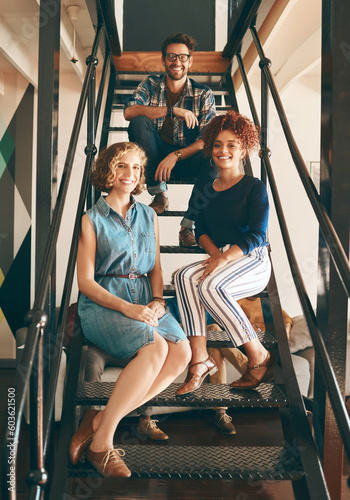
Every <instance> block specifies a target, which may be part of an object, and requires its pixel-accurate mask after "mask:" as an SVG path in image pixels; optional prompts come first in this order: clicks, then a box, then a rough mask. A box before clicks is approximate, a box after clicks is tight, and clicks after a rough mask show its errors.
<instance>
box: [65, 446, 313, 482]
mask: <svg viewBox="0 0 350 500" xmlns="http://www.w3.org/2000/svg"><path fill="white" fill-rule="evenodd" d="M123 449H124V451H125V457H124V458H123V460H124V461H125V463H126V464H127V465H128V467H129V468H130V470H131V471H132V475H133V477H135V478H136V477H140V478H166V479H169V478H183V479H198V478H199V479H205V478H207V479H245V480H247V479H251V480H257V479H264V480H292V479H293V480H295V479H301V478H302V477H303V471H302V468H301V466H300V463H299V461H298V460H297V459H296V458H295V457H294V456H293V455H291V453H290V452H289V451H288V450H287V449H285V448H283V447H280V446H264V447H229V446H221V447H217V446H162V445H161V444H160V445H159V444H157V445H153V446H139V445H126V446H123ZM69 475H70V476H75V477H76V476H80V477H87V476H90V477H92V476H99V474H98V472H97V471H96V470H95V469H94V468H93V467H92V466H91V465H90V464H89V463H88V462H86V463H83V462H79V464H77V465H76V466H75V467H72V468H71V469H70V471H69Z"/></svg>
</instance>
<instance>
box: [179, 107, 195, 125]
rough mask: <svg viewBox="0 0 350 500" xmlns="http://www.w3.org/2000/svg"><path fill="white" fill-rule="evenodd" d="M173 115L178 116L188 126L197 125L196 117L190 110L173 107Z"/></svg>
mask: <svg viewBox="0 0 350 500" xmlns="http://www.w3.org/2000/svg"><path fill="white" fill-rule="evenodd" d="M173 115H175V116H176V117H177V118H180V120H185V122H186V125H187V127H188V128H194V127H195V126H196V125H198V119H197V117H196V115H194V114H193V113H192V111H189V110H188V109H183V108H176V107H174V108H173Z"/></svg>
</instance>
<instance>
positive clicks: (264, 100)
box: [259, 58, 271, 184]
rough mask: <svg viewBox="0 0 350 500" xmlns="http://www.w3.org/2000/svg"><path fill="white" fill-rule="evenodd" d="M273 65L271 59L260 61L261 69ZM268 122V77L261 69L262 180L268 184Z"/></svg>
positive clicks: (269, 153)
mask: <svg viewBox="0 0 350 500" xmlns="http://www.w3.org/2000/svg"><path fill="white" fill-rule="evenodd" d="M265 65H267V66H271V61H270V59H267V58H265V59H261V60H260V62H259V66H260V69H261V70H262V69H263V67H264V66H265ZM268 123H269V88H268V85H267V81H266V77H265V74H264V72H263V71H261V180H262V181H263V182H264V183H265V184H266V182H267V179H266V171H265V168H264V157H265V155H266V156H268V157H269V156H271V151H270V149H269V147H268Z"/></svg>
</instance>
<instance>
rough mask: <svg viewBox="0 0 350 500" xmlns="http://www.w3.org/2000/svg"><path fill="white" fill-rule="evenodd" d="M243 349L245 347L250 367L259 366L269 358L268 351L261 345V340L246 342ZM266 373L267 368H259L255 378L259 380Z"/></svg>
mask: <svg viewBox="0 0 350 500" xmlns="http://www.w3.org/2000/svg"><path fill="white" fill-rule="evenodd" d="M242 347H244V350H245V352H246V353H247V358H248V366H250V367H252V366H257V365H258V364H260V363H262V362H263V361H264V360H265V358H266V356H267V350H266V349H265V347H264V346H263V345H262V344H261V343H260V341H259V339H255V340H252V341H251V342H246V343H245V344H243V346H242ZM265 372H266V367H262V368H258V369H257V370H256V371H255V373H254V377H257V378H258V377H260V376H262V375H263V374H264V373H265Z"/></svg>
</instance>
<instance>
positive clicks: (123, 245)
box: [71, 142, 190, 477]
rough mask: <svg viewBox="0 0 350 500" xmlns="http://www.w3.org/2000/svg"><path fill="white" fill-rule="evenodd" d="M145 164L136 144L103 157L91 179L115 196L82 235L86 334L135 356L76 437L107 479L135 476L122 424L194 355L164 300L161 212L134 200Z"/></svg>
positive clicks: (86, 221) (103, 202)
mask: <svg viewBox="0 0 350 500" xmlns="http://www.w3.org/2000/svg"><path fill="white" fill-rule="evenodd" d="M145 164H146V155H145V152H144V151H143V149H141V148H140V147H139V146H138V145H137V144H134V143H126V142H122V143H117V144H113V145H112V146H110V147H109V148H108V149H106V150H105V151H103V152H102V153H101V154H100V156H99V158H98V159H97V161H96V165H95V169H94V171H93V172H92V175H91V182H92V184H93V185H94V186H95V187H96V188H97V189H99V190H100V191H102V192H105V193H107V195H106V196H101V197H100V198H99V200H98V202H97V203H96V205H94V206H93V207H92V208H91V209H90V210H88V211H87V213H86V214H85V215H84V216H83V219H82V228H81V235H80V240H79V248H78V256H77V275H78V286H79V290H80V292H81V294H80V297H79V302H78V313H79V317H80V320H81V326H82V330H83V332H84V335H85V337H86V338H87V339H88V340H90V341H91V342H93V343H94V344H95V345H96V346H98V347H99V348H101V349H102V350H103V351H105V352H107V353H108V354H110V355H111V356H113V357H115V358H121V359H126V360H128V363H127V365H126V367H125V368H124V369H123V371H122V372H121V374H120V376H119V377H118V380H117V382H116V384H115V386H114V389H113V391H112V394H111V397H110V399H109V401H108V404H107V406H106V409H105V410H104V411H101V412H99V413H97V415H96V416H95V417H94V419H93V420H92V421H90V423H88V425H85V427H84V429H82V428H81V429H80V432H79V433H78V435H79V436H80V440H79V442H77V441H76V440H75V443H76V447H77V448H79V452H81V450H82V449H86V458H87V460H88V461H89V462H90V463H91V464H92V465H93V466H94V467H95V468H96V469H97V470H98V471H99V472H100V473H101V474H102V475H103V476H112V477H129V476H130V475H131V472H130V470H129V469H128V467H127V466H126V464H125V463H124V462H123V460H122V459H121V458H120V456H123V455H125V453H124V451H123V450H121V449H114V447H113V436H114V433H115V430H116V428H117V425H118V424H119V422H120V420H121V419H122V418H123V417H124V416H125V415H127V414H128V413H129V412H131V411H132V410H134V409H135V408H138V407H140V406H142V405H143V404H145V403H146V402H147V401H148V400H150V399H151V398H152V397H154V396H156V395H157V394H158V393H159V392H161V391H162V390H164V389H165V388H166V387H167V386H168V385H169V384H170V383H171V382H172V381H173V380H174V379H175V378H176V377H177V376H178V375H179V374H180V373H182V372H183V370H184V369H185V367H186V365H187V363H188V362H189V359H190V347H189V343H188V341H187V338H186V336H185V334H184V332H183V330H182V329H181V328H180V326H179V324H178V323H177V321H176V320H175V319H174V318H173V317H172V316H171V314H170V313H169V311H166V302H165V300H164V299H163V298H162V297H163V276H162V270H161V265H160V250H159V237H158V233H159V230H158V221H157V216H156V214H155V212H154V210H153V209H152V208H150V207H148V206H146V205H143V204H142V203H137V202H136V201H135V199H134V197H133V195H134V194H138V193H140V192H141V191H142V189H143V186H144V168H145ZM71 451H72V450H71ZM73 451H74V450H73Z"/></svg>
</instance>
